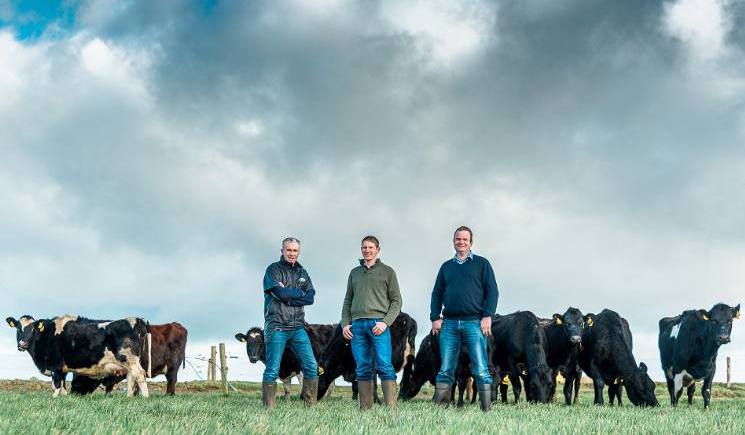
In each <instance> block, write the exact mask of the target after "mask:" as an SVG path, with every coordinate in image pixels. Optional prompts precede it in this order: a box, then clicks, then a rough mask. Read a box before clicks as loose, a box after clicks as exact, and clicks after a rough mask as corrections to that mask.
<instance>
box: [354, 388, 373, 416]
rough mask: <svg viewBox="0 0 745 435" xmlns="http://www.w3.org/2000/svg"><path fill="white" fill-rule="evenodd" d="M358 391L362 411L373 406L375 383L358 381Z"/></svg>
mask: <svg viewBox="0 0 745 435" xmlns="http://www.w3.org/2000/svg"><path fill="white" fill-rule="evenodd" d="M357 389H358V391H359V396H360V409H361V410H363V411H365V410H367V409H370V408H372V406H373V383H372V381H357Z"/></svg>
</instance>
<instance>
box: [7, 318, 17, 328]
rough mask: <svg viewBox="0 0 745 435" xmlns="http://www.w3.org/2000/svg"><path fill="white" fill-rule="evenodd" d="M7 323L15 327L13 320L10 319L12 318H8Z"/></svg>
mask: <svg viewBox="0 0 745 435" xmlns="http://www.w3.org/2000/svg"><path fill="white" fill-rule="evenodd" d="M8 325H10V327H11V328H15V327H16V324H15V322H14V321H12V320H8Z"/></svg>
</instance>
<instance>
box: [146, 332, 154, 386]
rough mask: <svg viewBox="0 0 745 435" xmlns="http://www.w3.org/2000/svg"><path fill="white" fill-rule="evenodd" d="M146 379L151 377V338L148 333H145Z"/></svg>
mask: <svg viewBox="0 0 745 435" xmlns="http://www.w3.org/2000/svg"><path fill="white" fill-rule="evenodd" d="M148 326H149V325H148ZM148 329H150V328H148ZM147 377H148V378H152V377H153V336H152V334H150V331H148V333H147Z"/></svg>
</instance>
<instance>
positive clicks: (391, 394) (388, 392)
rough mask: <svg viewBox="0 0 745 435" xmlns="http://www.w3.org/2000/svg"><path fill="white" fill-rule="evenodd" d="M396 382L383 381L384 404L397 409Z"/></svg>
mask: <svg viewBox="0 0 745 435" xmlns="http://www.w3.org/2000/svg"><path fill="white" fill-rule="evenodd" d="M397 397H398V396H397V395H396V381H393V380H391V381H383V403H385V405H386V406H389V407H391V408H393V409H396V398H397Z"/></svg>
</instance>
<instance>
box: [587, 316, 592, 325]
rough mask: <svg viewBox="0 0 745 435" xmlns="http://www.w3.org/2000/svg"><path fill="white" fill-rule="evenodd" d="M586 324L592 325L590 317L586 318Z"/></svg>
mask: <svg viewBox="0 0 745 435" xmlns="http://www.w3.org/2000/svg"><path fill="white" fill-rule="evenodd" d="M587 326H592V317H588V318H587Z"/></svg>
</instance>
